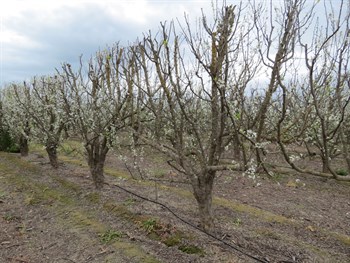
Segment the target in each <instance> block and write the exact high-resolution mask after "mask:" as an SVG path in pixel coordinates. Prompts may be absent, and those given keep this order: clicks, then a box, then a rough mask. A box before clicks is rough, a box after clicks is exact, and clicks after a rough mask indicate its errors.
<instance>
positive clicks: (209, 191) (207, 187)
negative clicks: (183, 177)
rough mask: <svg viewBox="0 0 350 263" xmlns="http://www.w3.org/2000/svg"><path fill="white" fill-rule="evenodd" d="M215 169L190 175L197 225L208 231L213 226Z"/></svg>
mask: <svg viewBox="0 0 350 263" xmlns="http://www.w3.org/2000/svg"><path fill="white" fill-rule="evenodd" d="M214 178H215V171H209V172H204V173H202V174H200V175H198V176H193V177H192V187H193V194H194V197H195V198H196V201H197V204H198V212H199V218H200V225H199V227H200V228H202V229H203V230H205V231H209V230H210V229H211V228H212V227H213V215H212V212H211V206H212V199H213V185H214Z"/></svg>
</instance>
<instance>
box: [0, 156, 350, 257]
mask: <svg viewBox="0 0 350 263" xmlns="http://www.w3.org/2000/svg"><path fill="white" fill-rule="evenodd" d="M69 153H70V155H67V154H68V152H67V151H63V152H61V155H60V162H61V165H60V167H59V169H57V170H54V169H52V168H51V167H50V165H49V164H48V162H47V159H46V157H45V156H44V154H43V153H42V152H40V150H37V151H36V152H35V151H34V152H32V153H31V154H30V156H29V157H27V158H20V156H19V155H16V154H8V153H0V262H6V263H7V262H13V263H14V262H23V263H29V262H30V263H37V262H38V263H39V262H57V263H65V262H67V263H68V262H76V263H78V262H79V263H80V262H96V263H97V262H350V260H349V259H350V184H349V183H344V182H343V183H342V182H337V181H334V180H332V179H324V178H318V177H315V176H311V175H301V174H296V173H294V172H289V173H279V174H275V176H274V177H273V178H268V177H266V176H259V177H257V178H256V179H251V178H248V177H247V176H243V175H242V174H239V173H237V172H223V173H220V174H219V175H218V176H217V179H216V183H215V193H214V200H213V209H214V215H215V230H214V231H213V232H212V233H211V235H212V236H208V235H206V234H205V233H202V232H200V231H199V230H198V229H196V225H197V223H198V218H197V210H196V203H195V201H194V198H193V196H192V194H191V188H190V186H189V185H188V184H187V180H186V178H183V177H182V176H180V175H178V174H176V173H175V172H174V171H172V170H171V169H169V168H168V167H167V166H165V165H164V160H162V158H159V157H157V156H153V155H151V154H148V155H146V156H147V158H145V159H143V160H142V161H140V165H141V167H142V172H141V173H140V172H139V171H138V170H137V169H134V168H132V167H131V165H129V166H127V167H126V165H125V163H127V164H130V162H131V160H132V158H130V160H124V161H120V159H118V158H117V155H113V154H111V155H110V156H109V158H108V160H107V167H106V169H105V174H106V181H107V183H108V185H106V186H105V187H104V189H103V190H101V191H95V189H94V186H93V184H92V181H91V178H90V176H89V172H88V168H87V166H86V163H85V161H84V160H83V158H82V156H80V155H74V154H72V153H71V152H69ZM64 154H66V155H64ZM306 162H310V160H308V161H306ZM127 168H128V169H129V170H128V169H127ZM130 172H131V174H130ZM119 186H120V187H122V188H123V189H125V190H128V191H131V192H132V193H136V194H138V195H139V197H138V196H135V195H133V194H132V193H130V192H127V191H125V190H123V189H121V188H119ZM140 196H141V197H145V199H142V198H140ZM146 199H149V200H153V201H155V202H149V201H147V200H146ZM157 203H158V204H157ZM159 203H161V204H164V205H165V206H162V205H159ZM168 208H169V209H170V210H171V211H172V212H174V213H175V215H174V214H173V213H171V212H170V211H169V209H168ZM177 216H178V217H180V219H179V218H178V217H177ZM213 236H215V237H216V238H213ZM254 258H255V259H254Z"/></svg>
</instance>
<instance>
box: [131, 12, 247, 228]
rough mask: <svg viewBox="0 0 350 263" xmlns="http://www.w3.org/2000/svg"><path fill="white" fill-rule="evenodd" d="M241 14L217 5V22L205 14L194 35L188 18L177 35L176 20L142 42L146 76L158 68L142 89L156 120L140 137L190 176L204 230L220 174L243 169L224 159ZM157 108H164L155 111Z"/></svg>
mask: <svg viewBox="0 0 350 263" xmlns="http://www.w3.org/2000/svg"><path fill="white" fill-rule="evenodd" d="M239 13H240V9H238V10H236V9H235V7H234V6H224V7H222V8H218V9H217V10H216V13H215V19H214V22H213V25H212V26H209V22H208V21H207V19H206V17H205V16H204V15H203V17H202V22H201V24H200V27H201V28H200V30H198V31H197V32H195V33H194V32H192V30H191V26H190V23H189V22H188V21H187V23H186V26H185V27H182V30H181V32H182V33H181V34H177V33H176V29H175V24H174V23H173V22H172V23H170V24H161V30H160V32H159V33H158V34H157V35H156V36H155V37H153V36H152V35H151V33H149V34H148V35H147V36H146V37H145V39H144V42H143V43H141V45H140V46H141V49H140V52H139V59H138V62H139V63H140V64H141V66H140V67H139V68H140V70H143V71H145V72H144V74H142V75H143V76H151V74H150V73H149V71H150V69H154V71H155V74H156V75H155V76H154V78H155V80H157V83H156V85H155V87H154V89H153V90H151V91H150V90H148V89H146V90H144V92H145V93H146V95H145V96H144V97H145V98H149V97H151V99H150V100H149V101H150V102H151V103H152V104H153V105H152V104H151V105H149V108H150V109H153V110H151V111H150V114H153V118H152V119H153V120H154V124H153V123H152V122H149V123H147V125H146V124H145V128H144V132H143V133H142V134H140V139H141V140H143V142H145V143H147V144H149V145H151V146H152V147H154V148H155V149H157V150H159V151H160V152H162V153H164V154H165V155H166V156H168V158H169V161H168V163H169V164H170V165H171V166H172V167H173V168H174V169H176V170H177V171H178V172H180V173H182V174H184V175H186V176H187V177H188V178H189V180H190V182H191V185H192V188H193V194H194V197H195V199H196V201H197V204H198V209H199V216H200V226H201V227H202V228H203V229H205V230H210V229H211V228H212V226H213V215H212V192H213V187H214V180H215V176H216V174H217V172H218V171H222V170H228V169H239V165H237V164H236V163H233V164H224V163H222V162H221V160H222V155H223V153H224V151H225V147H227V146H228V145H229V144H230V143H231V142H232V141H233V139H234V133H233V132H232V131H233V124H232V122H231V120H230V118H228V115H229V110H230V108H229V107H228V105H227V103H228V99H227V94H228V93H229V92H232V89H233V86H230V84H231V83H232V80H231V79H230V74H229V73H230V69H231V67H233V65H234V63H235V62H237V61H236V59H235V58H236V57H235V56H234V55H232V54H233V53H234V49H233V47H234V46H233V45H232V43H234V42H232V39H233V38H234V37H235V36H236V34H237V38H236V40H237V45H239V43H241V41H242V38H243V37H244V36H245V34H244V33H242V34H238V30H237V28H238V27H237V23H238V21H239V16H238V15H237V14H239ZM186 45H187V47H189V48H185V47H184V46H186ZM183 49H186V52H188V53H186V55H184V51H183ZM237 50H239V49H237ZM145 58H146V59H145ZM146 61H147V62H146ZM145 81H146V83H147V80H145ZM160 101H161V103H160ZM157 107H161V109H162V111H159V110H154V109H155V108H157ZM158 118H161V119H162V122H161V124H162V134H159V133H157V131H155V130H154V128H155V127H157V126H158V125H157V123H155V121H156V120H159V119H158ZM159 136H160V138H159Z"/></svg>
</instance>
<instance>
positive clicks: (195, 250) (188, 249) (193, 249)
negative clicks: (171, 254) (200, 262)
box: [179, 245, 204, 256]
mask: <svg viewBox="0 0 350 263" xmlns="http://www.w3.org/2000/svg"><path fill="white" fill-rule="evenodd" d="M179 250H181V251H182V252H184V253H186V254H198V255H201V256H204V250H203V249H201V248H199V247H197V246H194V245H181V246H179Z"/></svg>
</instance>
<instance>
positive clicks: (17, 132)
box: [1, 84, 31, 156]
mask: <svg viewBox="0 0 350 263" xmlns="http://www.w3.org/2000/svg"><path fill="white" fill-rule="evenodd" d="M13 85H15V84H13ZM16 86H17V87H18V89H19V90H18V92H19V93H21V97H24V92H25V89H26V88H25V86H24V85H16ZM1 103H2V122H3V125H6V127H7V128H8V129H9V131H10V133H11V136H13V137H14V138H15V139H16V141H17V142H18V144H19V147H20V153H21V156H27V155H28V153H29V146H28V143H29V136H30V124H31V123H30V115H29V113H28V112H27V111H26V110H25V109H23V107H21V105H20V104H19V103H18V100H17V99H16V95H15V93H14V90H13V89H12V88H11V87H7V88H5V89H3V90H1ZM27 103H29V102H25V104H27ZM1 127H3V126H1Z"/></svg>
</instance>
